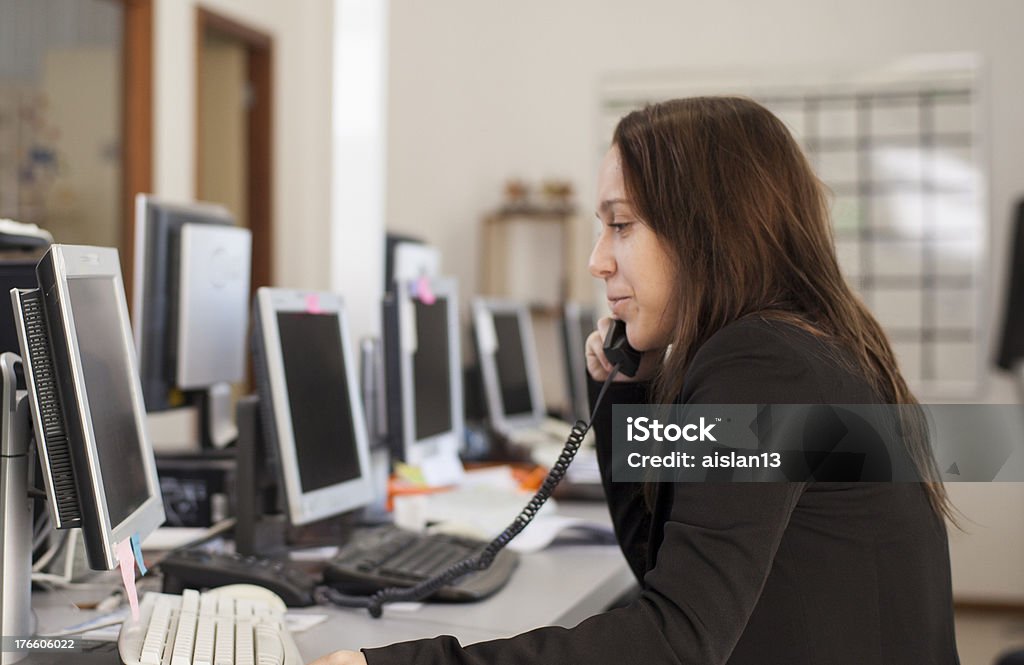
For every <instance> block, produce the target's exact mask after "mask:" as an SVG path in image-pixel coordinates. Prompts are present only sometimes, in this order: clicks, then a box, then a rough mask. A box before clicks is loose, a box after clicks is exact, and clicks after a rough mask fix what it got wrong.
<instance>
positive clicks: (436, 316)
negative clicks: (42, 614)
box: [384, 277, 465, 468]
mask: <svg viewBox="0 0 1024 665" xmlns="http://www.w3.org/2000/svg"><path fill="white" fill-rule="evenodd" d="M429 282H430V290H431V293H430V294H429V295H428V294H422V293H418V292H415V291H416V288H417V285H416V284H415V283H413V282H410V281H398V282H396V283H395V288H394V292H393V293H390V294H388V296H387V297H385V299H384V367H385V384H386V392H387V409H388V441H389V443H390V446H391V451H392V455H394V456H395V457H396V458H398V459H400V460H403V461H405V462H406V463H408V464H411V465H414V466H421V467H422V466H424V465H425V464H432V463H434V462H440V463H441V465H442V466H443V465H446V464H448V463H449V462H451V463H455V462H458V456H459V451H460V450H461V449H462V442H463V437H464V430H465V414H464V411H463V394H462V370H461V363H462V352H461V349H460V345H459V314H458V305H459V295H458V287H457V283H456V281H455V279H453V278H450V277H435V278H432V279H430V280H429ZM431 296H432V297H431ZM454 466H455V465H454V464H451V465H449V466H448V468H454Z"/></svg>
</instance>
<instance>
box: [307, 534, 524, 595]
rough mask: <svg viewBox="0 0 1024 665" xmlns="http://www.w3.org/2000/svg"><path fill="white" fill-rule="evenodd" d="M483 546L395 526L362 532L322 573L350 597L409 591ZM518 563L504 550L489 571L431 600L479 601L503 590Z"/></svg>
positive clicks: (475, 574)
mask: <svg viewBox="0 0 1024 665" xmlns="http://www.w3.org/2000/svg"><path fill="white" fill-rule="evenodd" d="M486 545H487V543H486V542H484V541H480V540H474V539H470V538H462V537H457V536H449V535H443V534H421V533H416V532H412V531H405V530H403V529H399V528H397V527H393V526H383V527H375V528H372V529H361V530H359V531H357V532H356V533H354V534H353V536H352V538H351V539H349V541H348V542H347V543H346V544H345V545H344V546H343V547H342V548H341V550H339V552H338V554H337V556H335V557H334V559H333V560H332V561H331V562H330V564H328V566H327V568H326V569H325V570H324V582H325V583H326V584H329V585H330V586H332V587H334V588H335V589H337V590H339V591H341V592H343V593H346V594H352V595H366V594H371V593H373V592H375V591H377V590H379V589H383V588H385V587H390V586H399V587H409V586H413V585H415V584H416V583H417V582H421V581H423V580H425V579H428V578H430V577H433V576H434V575H436V574H437V573H440V572H443V571H444V570H446V569H447V568H448V567H449V566H451V565H452V564H454V563H458V562H459V561H461V560H463V559H466V558H468V557H471V556H476V555H477V554H479V553H480V552H481V551H482V550H483V548H484V547H485V546H486ZM518 563H519V557H518V555H517V554H515V553H514V552H509V551H508V550H502V551H500V552H499V553H498V555H497V556H496V557H495V559H494V562H493V563H492V564H491V566H490V568H488V569H486V570H480V571H475V572H473V573H470V574H468V575H466V576H465V577H462V578H461V579H459V580H457V581H456V582H454V583H453V584H451V585H449V586H446V587H442V588H441V589H440V590H438V591H437V592H436V593H435V594H434V595H433V596H431V597H430V600H433V601H443V602H453V603H464V602H472V601H475V600H481V599H482V598H486V597H487V596H490V595H491V594H493V593H494V592H495V591H497V590H498V589H500V588H501V587H503V586H505V583H506V582H508V580H509V577H511V576H512V571H514V570H515V568H516V566H517V565H518Z"/></svg>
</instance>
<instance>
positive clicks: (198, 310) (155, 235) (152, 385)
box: [132, 194, 252, 412]
mask: <svg viewBox="0 0 1024 665" xmlns="http://www.w3.org/2000/svg"><path fill="white" fill-rule="evenodd" d="M251 248H252V234H251V232H250V231H249V230H248V229H242V228H238V227H235V221H234V218H233V217H232V216H231V214H230V213H229V212H228V211H227V210H226V209H225V208H222V207H221V206H217V205H213V204H209V203H187V204H185V203H171V202H168V201H162V200H160V199H157V198H154V197H153V196H150V195H147V194H139V195H138V197H137V198H136V201H135V257H136V259H135V277H134V279H135V282H134V293H133V306H132V314H133V319H134V324H135V344H136V346H137V347H138V353H139V372H140V377H141V381H142V390H143V395H144V397H145V400H146V408H147V410H149V411H150V412H156V411H163V410H165V409H168V408H171V407H174V406H180V405H183V404H184V403H185V398H184V396H183V395H182V393H181V391H186V390H195V389H200V388H209V387H211V386H214V385H217V384H228V383H233V382H236V381H240V380H241V379H242V378H243V377H244V375H245V342H246V336H247V332H248V325H249V293H250V266H251V262H252V259H251V255H252V249H251Z"/></svg>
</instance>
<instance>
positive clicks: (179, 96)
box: [154, 0, 333, 288]
mask: <svg viewBox="0 0 1024 665" xmlns="http://www.w3.org/2000/svg"><path fill="white" fill-rule="evenodd" d="M199 4H200V3H199V2H196V1H195V0H157V1H156V3H155V11H154V30H155V33H154V41H155V45H154V81H155V90H154V97H155V99H154V161H155V163H154V190H155V193H156V194H158V195H160V196H165V197H167V198H174V199H192V198H194V195H195V161H196V156H195V131H196V130H195V112H196V102H195V90H196V81H195V78H196V76H195V53H196V46H195V44H196V34H195V33H196V30H195V27H196V7H197V6H198V5H199ZM201 4H202V6H203V7H205V8H207V9H210V10H212V11H214V12H216V13H219V14H223V15H225V16H227V17H229V18H231V19H233V20H236V21H238V22H239V23H243V24H245V25H248V26H250V27H252V28H255V29H257V30H260V31H262V32H265V33H267V34H269V35H271V37H272V38H273V40H274V70H273V84H274V91H275V96H274V111H273V113H274V115H273V117H274V143H273V148H272V149H273V154H274V159H275V164H274V173H273V192H272V200H273V206H274V210H273V216H274V225H275V229H276V231H277V233H276V236H275V238H274V245H273V261H274V267H273V269H274V275H275V282H276V283H277V285H280V286H294V287H299V288H327V287H328V286H329V282H330V255H329V238H330V225H329V224H330V168H331V151H330V141H329V137H330V132H331V124H330V123H331V53H332V41H331V40H332V37H333V28H332V17H333V13H332V7H333V6H332V3H330V2H328V1H327V0H290V1H289V2H280V1H279V0H203V2H202V3H201Z"/></svg>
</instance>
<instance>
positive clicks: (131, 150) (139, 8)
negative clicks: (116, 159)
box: [119, 0, 153, 302]
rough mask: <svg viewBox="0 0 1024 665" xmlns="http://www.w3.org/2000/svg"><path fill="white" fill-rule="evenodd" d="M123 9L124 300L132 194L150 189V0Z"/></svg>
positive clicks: (131, 262) (130, 267)
mask: <svg viewBox="0 0 1024 665" xmlns="http://www.w3.org/2000/svg"><path fill="white" fill-rule="evenodd" d="M119 1H120V2H121V4H122V6H123V7H124V31H123V35H124V37H123V39H124V48H123V49H122V60H121V66H122V72H123V80H122V94H121V245H122V247H123V251H122V252H121V269H122V271H123V273H124V275H125V277H124V280H123V281H124V287H125V292H126V296H127V298H128V302H132V288H133V286H134V285H133V284H132V282H133V281H134V280H132V279H130V278H129V277H128V276H130V275H134V274H135V273H134V270H135V223H134V221H135V195H136V194H138V193H140V192H143V193H148V192H152V191H153V0H119Z"/></svg>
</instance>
